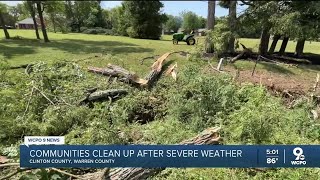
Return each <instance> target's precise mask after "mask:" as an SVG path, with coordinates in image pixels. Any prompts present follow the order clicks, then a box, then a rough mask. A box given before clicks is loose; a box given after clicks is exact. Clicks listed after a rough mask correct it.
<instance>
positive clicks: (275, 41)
mask: <svg viewBox="0 0 320 180" xmlns="http://www.w3.org/2000/svg"><path fill="white" fill-rule="evenodd" d="M280 37H281V36H280V34H275V35H274V36H273V41H272V44H271V46H270V49H269V54H273V53H274V50H275V49H276V46H277V43H278V41H279V39H280Z"/></svg>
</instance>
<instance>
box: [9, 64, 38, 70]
mask: <svg viewBox="0 0 320 180" xmlns="http://www.w3.org/2000/svg"><path fill="white" fill-rule="evenodd" d="M28 66H33V64H22V65H19V66H11V67H9V69H20V68H23V69H24V68H27V67H28Z"/></svg>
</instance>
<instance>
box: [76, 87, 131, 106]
mask: <svg viewBox="0 0 320 180" xmlns="http://www.w3.org/2000/svg"><path fill="white" fill-rule="evenodd" d="M127 93H128V92H127V91H126V90H124V89H109V90H105V91H94V92H92V93H90V94H88V95H87V97H85V98H84V99H83V100H81V101H80V104H86V103H88V102H95V101H102V100H109V99H111V100H114V99H117V98H119V97H121V96H123V95H126V94H127Z"/></svg>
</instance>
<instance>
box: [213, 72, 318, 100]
mask: <svg viewBox="0 0 320 180" xmlns="http://www.w3.org/2000/svg"><path fill="white" fill-rule="evenodd" d="M210 71H211V72H212V73H219V72H217V71H216V70H212V69H211V70H210ZM224 72H226V73H228V74H230V75H232V76H233V77H234V78H235V79H236V81H237V82H239V83H240V84H243V83H248V82H249V83H253V84H256V85H263V86H265V87H266V88H268V89H269V90H270V91H271V92H272V93H273V94H275V95H281V96H284V97H291V96H292V97H296V96H301V95H306V94H308V93H311V92H312V93H314V94H317V95H320V82H319V85H318V88H317V89H316V91H313V90H314V85H315V82H316V76H315V77H310V76H304V75H303V74H301V75H297V74H286V73H283V74H282V73H275V72H272V71H268V70H265V69H259V70H256V71H255V73H254V74H253V76H252V70H239V71H238V72H237V70H236V69H235V68H234V67H231V66H226V67H224ZM319 73H320V72H319Z"/></svg>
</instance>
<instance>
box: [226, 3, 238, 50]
mask: <svg viewBox="0 0 320 180" xmlns="http://www.w3.org/2000/svg"><path fill="white" fill-rule="evenodd" d="M236 22H237V1H230V5H229V28H230V31H231V33H232V34H231V37H230V39H229V43H228V51H229V52H231V53H233V52H234V41H235V38H234V34H235V28H236Z"/></svg>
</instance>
